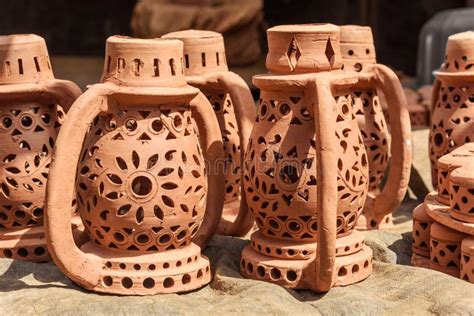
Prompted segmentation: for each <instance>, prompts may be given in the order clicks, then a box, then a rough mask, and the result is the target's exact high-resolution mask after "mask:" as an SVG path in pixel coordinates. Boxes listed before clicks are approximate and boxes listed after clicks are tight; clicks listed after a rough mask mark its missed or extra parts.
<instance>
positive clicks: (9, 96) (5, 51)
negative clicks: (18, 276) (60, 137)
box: [0, 34, 81, 261]
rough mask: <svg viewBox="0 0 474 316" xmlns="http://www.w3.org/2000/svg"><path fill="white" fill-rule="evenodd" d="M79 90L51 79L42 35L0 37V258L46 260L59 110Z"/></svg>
mask: <svg viewBox="0 0 474 316" xmlns="http://www.w3.org/2000/svg"><path fill="white" fill-rule="evenodd" d="M80 94H81V90H80V89H79V88H78V87H77V86H76V85H75V84H74V83H72V82H70V81H65V80H58V79H55V78H54V75H53V71H52V70H51V64H50V61H49V56H48V51H47V48H46V43H45V41H44V39H43V38H41V37H39V36H37V35H33V34H25V35H9V36H0V142H1V146H0V159H1V163H0V169H1V177H0V182H1V189H0V257H6V258H14V259H20V260H28V261H48V260H50V256H49V254H48V251H47V247H46V240H45V236H44V229H43V217H44V198H45V188H46V182H47V178H48V172H49V166H50V163H51V157H52V155H53V152H54V145H55V142H56V136H57V133H58V131H59V128H60V127H61V124H62V122H63V120H64V116H65V111H67V109H69V107H70V106H71V104H72V103H73V102H74V100H75V99H76V98H77V97H78V96H79V95H80ZM79 223H80V221H79V222H75V223H74V226H75V232H76V231H77V229H76V228H79V227H78V224H79ZM79 226H80V224H79ZM78 236H79V235H78Z"/></svg>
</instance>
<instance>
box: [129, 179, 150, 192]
mask: <svg viewBox="0 0 474 316" xmlns="http://www.w3.org/2000/svg"><path fill="white" fill-rule="evenodd" d="M152 188H153V184H152V183H151V180H150V179H148V178H147V177H144V176H138V177H136V178H135V179H133V181H132V191H133V193H135V194H136V195H137V196H147V195H148V194H150V193H151V190H152Z"/></svg>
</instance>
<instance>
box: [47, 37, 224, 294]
mask: <svg viewBox="0 0 474 316" xmlns="http://www.w3.org/2000/svg"><path fill="white" fill-rule="evenodd" d="M101 81H102V83H99V84H95V85H93V86H91V87H90V88H89V89H88V91H87V92H86V93H84V94H83V95H82V96H81V97H80V98H79V99H78V100H77V101H76V102H75V103H74V104H73V106H72V107H71V110H70V113H69V115H68V117H67V118H66V120H65V121H64V125H63V128H62V129H61V132H60V134H59V136H58V141H57V147H56V148H57V150H56V153H55V159H54V163H53V164H52V166H51V173H50V178H49V182H48V189H47V196H48V209H47V214H46V219H47V238H48V244H49V246H50V250H51V253H52V257H53V259H54V261H55V263H56V264H57V265H58V267H59V268H60V269H61V270H62V271H63V272H64V273H65V274H66V275H67V276H68V277H70V278H71V279H72V280H73V281H74V282H76V283H77V284H79V285H81V286H82V287H84V288H86V289H90V290H94V291H97V292H106V293H116V294H128V295H151V294H158V293H176V292H181V291H189V290H193V289H196V288H199V287H201V286H202V285H204V284H207V283H209V281H210V280H211V272H210V267H209V260H208V259H207V258H206V257H205V256H203V255H201V247H204V246H205V244H206V243H207V241H208V240H209V239H210V238H211V237H212V236H213V234H214V233H215V231H216V229H217V226H218V223H219V221H220V218H221V214H222V207H223V200H224V173H223V170H220V169H218V168H214V166H216V165H217V163H218V162H219V161H221V160H222V159H223V145H222V138H221V134H220V129H219V124H218V122H217V120H216V117H215V114H214V111H213V109H212V107H211V105H210V103H209V101H208V100H207V99H206V97H205V96H204V95H202V94H201V93H200V92H199V90H198V89H196V88H194V87H191V86H189V85H187V84H186V79H185V76H184V59H183V44H182V42H180V41H178V40H171V39H154V40H144V39H133V38H126V37H120V36H113V37H110V38H109V39H108V40H107V46H106V53H105V63H104V71H103V75H102V80H101ZM74 193H76V200H77V207H78V210H79V213H80V216H81V219H82V221H83V223H84V226H85V228H86V230H87V233H88V235H89V237H90V242H88V243H86V244H84V245H83V246H82V247H81V248H78V247H76V246H75V245H74V243H73V241H72V236H71V230H70V224H69V222H70V220H71V216H70V207H71V203H72V197H73V195H74Z"/></svg>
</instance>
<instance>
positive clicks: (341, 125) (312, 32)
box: [240, 24, 403, 292]
mask: <svg viewBox="0 0 474 316" xmlns="http://www.w3.org/2000/svg"><path fill="white" fill-rule="evenodd" d="M267 35H268V46H269V53H268V55H267V59H266V66H267V69H268V71H269V74H264V75H257V76H254V78H253V82H254V84H255V85H256V86H257V87H258V88H259V89H260V100H259V101H258V110H257V118H256V121H255V125H254V128H253V131H252V135H251V139H250V144H249V148H248V150H247V153H246V159H245V164H244V187H245V194H246V198H247V203H248V206H249V208H250V210H251V211H252V213H253V214H254V216H255V220H256V223H257V225H258V228H259V229H258V231H256V232H255V233H253V234H252V236H251V242H250V245H248V246H246V247H245V248H244V250H243V252H242V256H241V267H240V269H241V273H242V275H243V276H245V277H248V278H253V279H257V280H264V281H268V282H273V283H276V284H280V285H282V286H285V287H289V288H295V289H311V290H314V291H317V292H324V291H327V290H329V289H330V288H331V287H333V286H344V285H349V284H352V283H355V282H358V281H361V280H363V279H365V278H366V277H368V276H369V275H370V274H371V272H372V251H371V250H370V248H369V247H367V246H366V245H365V244H364V237H363V233H361V232H358V231H355V230H354V228H355V226H356V223H357V220H358V217H359V216H360V214H361V212H362V209H363V207H364V204H365V200H366V197H367V193H368V177H369V173H368V172H369V161H368V157H367V153H366V150H365V146H364V141H363V138H362V135H361V132H360V129H359V124H358V122H357V118H356V115H355V112H354V107H353V104H352V96H351V91H352V90H353V89H355V88H362V87H367V86H369V85H374V84H375V85H376V87H380V89H382V90H383V91H384V93H385V94H386V95H387V97H389V98H388V99H390V100H393V102H394V104H400V103H401V100H400V96H401V95H403V91H402V90H401V87H400V86H399V85H397V84H395V81H394V80H393V78H395V74H394V73H393V72H391V71H390V70H389V69H388V68H386V67H384V66H382V65H373V66H371V67H374V68H375V69H376V71H375V70H374V71H371V72H367V73H364V74H361V73H357V72H348V71H343V70H341V68H342V56H341V51H340V30H339V27H337V26H335V25H331V24H309V25H284V26H277V27H273V28H270V29H269V30H268V31H267ZM391 109H392V113H391V115H392V114H393V115H396V114H398V113H397V111H398V110H399V108H397V106H393V107H391ZM392 194H397V196H398V194H399V192H392Z"/></svg>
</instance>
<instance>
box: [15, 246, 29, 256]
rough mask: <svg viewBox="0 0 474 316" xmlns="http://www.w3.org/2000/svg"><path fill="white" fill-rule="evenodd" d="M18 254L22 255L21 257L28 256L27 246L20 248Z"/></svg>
mask: <svg viewBox="0 0 474 316" xmlns="http://www.w3.org/2000/svg"><path fill="white" fill-rule="evenodd" d="M17 254H18V255H19V256H20V257H23V258H25V257H28V249H26V248H20V249H18V250H17Z"/></svg>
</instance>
